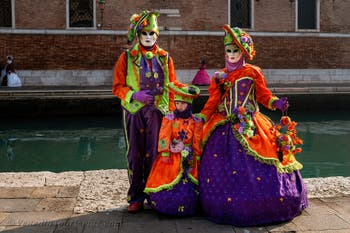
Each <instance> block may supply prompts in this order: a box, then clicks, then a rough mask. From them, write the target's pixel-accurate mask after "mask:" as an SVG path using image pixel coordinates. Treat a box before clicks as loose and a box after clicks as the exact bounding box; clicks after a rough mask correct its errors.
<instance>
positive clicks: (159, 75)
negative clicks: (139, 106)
mask: <svg viewBox="0 0 350 233" xmlns="http://www.w3.org/2000/svg"><path fill="white" fill-rule="evenodd" d="M151 64H152V67H150V65H149V63H148V62H147V59H146V58H144V57H142V58H141V63H140V65H141V68H140V88H141V90H150V91H151V93H157V88H163V87H164V72H163V69H162V66H161V65H160V64H159V62H158V61H157V58H156V57H153V58H152V59H151ZM147 74H148V77H147Z"/></svg>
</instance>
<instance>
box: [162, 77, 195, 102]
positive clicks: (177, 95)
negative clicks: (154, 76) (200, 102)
mask: <svg viewBox="0 0 350 233" xmlns="http://www.w3.org/2000/svg"><path fill="white" fill-rule="evenodd" d="M168 87H169V91H170V92H172V93H173V94H174V101H181V102H186V103H189V104H192V101H193V99H194V98H197V97H198V96H199V93H200V89H199V88H198V87H197V86H195V85H191V84H188V85H181V86H179V85H176V84H175V83H173V82H171V83H169V84H168Z"/></svg>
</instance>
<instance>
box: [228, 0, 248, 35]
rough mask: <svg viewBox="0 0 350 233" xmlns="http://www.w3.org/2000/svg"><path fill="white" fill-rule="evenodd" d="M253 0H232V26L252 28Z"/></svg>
mask: <svg viewBox="0 0 350 233" xmlns="http://www.w3.org/2000/svg"><path fill="white" fill-rule="evenodd" d="M251 15H252V4H251V0H230V25H231V26H232V27H240V28H251V27H252V23H251Z"/></svg>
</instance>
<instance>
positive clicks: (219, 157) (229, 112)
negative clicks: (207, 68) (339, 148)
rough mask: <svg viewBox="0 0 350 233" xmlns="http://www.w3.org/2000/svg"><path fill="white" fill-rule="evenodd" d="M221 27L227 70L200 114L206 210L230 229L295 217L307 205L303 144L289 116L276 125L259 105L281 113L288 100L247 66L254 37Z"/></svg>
mask: <svg viewBox="0 0 350 233" xmlns="http://www.w3.org/2000/svg"><path fill="white" fill-rule="evenodd" d="M224 30H225V33H226V34H225V37H224V45H225V53H226V55H225V61H226V63H225V64H226V66H225V68H223V69H222V70H220V71H218V72H216V73H215V74H214V76H213V77H212V79H211V83H210V86H209V99H208V101H207V102H206V104H205V106H204V108H203V109H202V111H201V113H200V115H201V116H202V117H203V119H204V120H205V121H206V123H205V125H204V127H203V155H202V159H201V166H200V169H199V196H200V202H201V206H202V209H203V212H204V214H205V215H206V217H207V218H208V219H210V220H212V221H213V222H215V223H223V224H231V225H235V226H257V225H266V224H273V223H279V222H283V221H287V220H290V219H293V218H294V217H295V216H297V215H299V214H300V212H301V210H303V209H304V208H306V207H307V205H308V201H307V194H306V188H305V185H304V183H303V180H302V177H301V174H300V172H299V170H300V169H301V168H302V165H301V164H300V163H299V162H298V161H297V160H296V159H295V157H294V155H295V153H297V152H300V151H301V149H300V148H298V147H297V146H298V145H299V144H301V143H302V141H301V139H299V138H298V137H297V136H296V131H295V125H296V123H295V122H292V121H291V120H290V118H289V117H287V116H284V117H282V118H281V125H275V124H274V123H273V122H272V121H271V120H270V119H269V118H268V117H267V116H265V115H263V114H262V113H260V112H259V107H258V103H260V104H261V105H263V106H265V107H266V108H268V109H270V110H275V109H279V110H281V111H282V113H283V112H285V111H286V110H287V108H288V106H289V103H288V100H287V98H286V97H282V98H278V97H276V96H274V95H272V93H271V92H270V90H268V89H267V87H266V82H265V78H264V76H263V74H262V71H261V69H260V68H259V67H257V66H253V65H251V64H248V63H245V58H248V59H249V60H252V59H253V56H254V54H255V50H254V44H253V41H252V38H251V37H250V36H249V35H248V34H247V33H246V32H244V31H243V30H241V29H240V28H231V27H230V26H229V25H225V26H224ZM283 129H285V131H283Z"/></svg>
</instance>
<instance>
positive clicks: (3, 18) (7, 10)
mask: <svg viewBox="0 0 350 233" xmlns="http://www.w3.org/2000/svg"><path fill="white" fill-rule="evenodd" d="M0 27H12V5H11V0H1V1H0Z"/></svg>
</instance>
